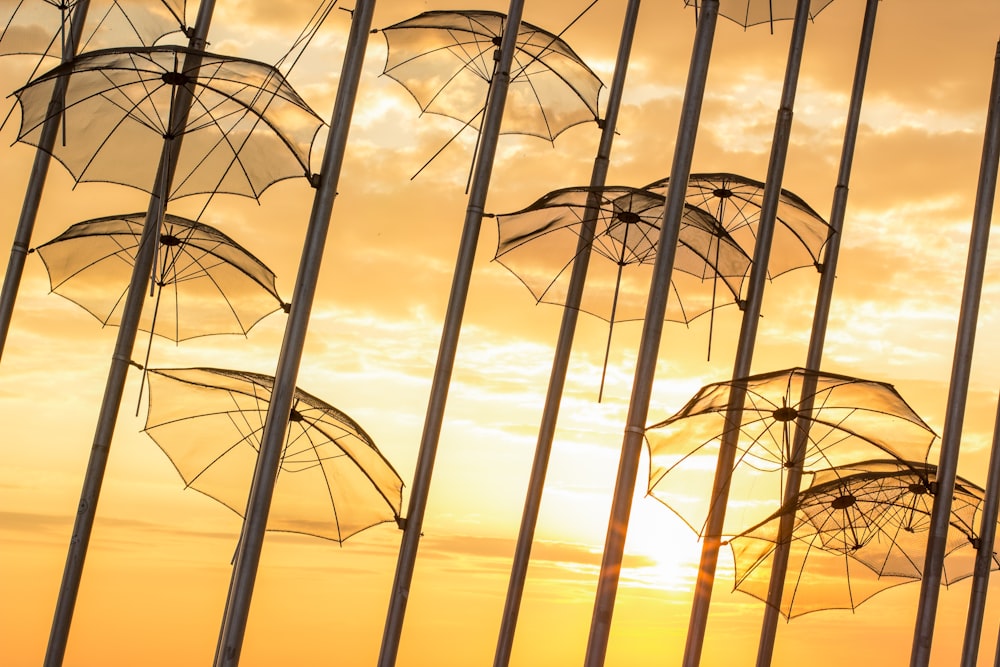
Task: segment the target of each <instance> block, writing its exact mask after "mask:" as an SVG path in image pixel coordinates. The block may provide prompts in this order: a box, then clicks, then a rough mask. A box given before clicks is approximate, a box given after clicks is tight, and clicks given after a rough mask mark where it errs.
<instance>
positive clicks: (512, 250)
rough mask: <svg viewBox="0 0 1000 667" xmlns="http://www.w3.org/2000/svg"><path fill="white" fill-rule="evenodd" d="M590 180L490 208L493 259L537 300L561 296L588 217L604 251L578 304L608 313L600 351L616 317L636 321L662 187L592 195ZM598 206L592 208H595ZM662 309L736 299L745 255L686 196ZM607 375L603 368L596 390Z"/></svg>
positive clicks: (685, 317) (683, 317) (695, 313)
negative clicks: (516, 206) (512, 206)
mask: <svg viewBox="0 0 1000 667" xmlns="http://www.w3.org/2000/svg"><path fill="white" fill-rule="evenodd" d="M590 193H591V189H590V188H586V187H577V188H563V189H560V190H555V191H553V192H550V193H548V194H546V195H543V196H542V197H540V198H539V199H538V200H537V201H536V202H534V203H533V204H531V205H530V206H528V207H526V208H524V209H522V210H520V211H516V212H514V213H506V214H500V215H497V216H496V218H497V230H498V233H499V242H498V244H497V252H496V257H495V260H496V261H497V262H498V263H500V264H501V265H503V266H504V267H505V268H507V269H508V270H509V271H510V272H511V273H513V274H514V275H515V276H517V277H518V278H519V279H520V280H521V282H522V283H524V285H525V286H526V287H527V288H528V289H529V290H530V291H531V293H532V295H533V296H534V297H535V300H536V301H538V302H543V303H550V304H556V305H565V304H566V302H567V294H568V289H569V281H570V277H571V275H572V267H573V264H574V262H575V261H576V258H577V257H578V256H579V254H580V253H581V249H580V237H581V236H582V235H583V234H584V224H585V221H587V220H588V215H589V216H590V217H591V218H592V219H593V221H594V224H596V227H595V229H594V236H593V241H592V242H591V244H590V247H589V249H588V248H584V249H583V252H590V253H592V255H593V256H596V257H599V258H601V260H603V261H597V262H592V263H590V265H589V270H588V276H587V282H586V283H585V286H584V290H583V296H582V300H581V302H580V304H579V310H582V311H584V312H587V313H590V314H591V315H594V316H596V317H599V318H601V319H603V320H606V321H607V322H608V323H609V327H608V341H607V347H606V350H605V359H604V367H605V368H607V362H608V357H607V353H608V351H609V350H610V347H611V335H612V332H613V329H614V325H615V323H616V322H626V321H638V320H641V319H642V318H643V316H644V315H645V309H646V297H647V294H648V291H649V285H650V281H651V280H652V267H653V263H654V262H655V260H656V247H657V241H658V240H659V237H660V225H661V222H662V220H663V203H664V200H663V197H662V196H660V195H658V194H655V193H653V192H650V191H648V190H641V189H636V188H629V187H616V186H608V187H605V188H602V189H601V190H600V191H599V192H597V193H595V194H596V195H597V197H596V201H591V200H590V199H589V197H590ZM592 207H593V208H596V210H592ZM675 262H676V265H675V266H676V268H677V269H678V271H676V272H675V273H674V274H673V276H672V279H671V286H672V292H671V297H672V298H671V299H670V300H669V301H668V304H669V308H668V310H667V311H666V317H665V319H666V320H668V321H674V322H682V323H684V324H687V323H689V322H691V321H692V320H694V319H695V318H697V317H699V316H700V315H703V314H705V313H708V312H710V311H712V310H713V309H714V308H716V307H717V306H720V305H724V304H726V303H736V302H738V301H739V294H740V285H741V283H742V281H743V278H744V277H745V276H746V274H747V271H748V270H749V267H750V258H749V256H748V255H747V254H746V253H745V252H744V251H743V249H742V248H740V247H739V246H738V245H737V244H736V243H735V242H734V241H733V240H732V238H731V237H730V236H729V234H728V233H727V232H726V230H725V229H723V228H722V226H721V225H720V224H719V223H718V221H717V220H716V219H715V218H714V217H713V216H712V215H710V214H709V213H707V212H706V211H704V210H702V209H700V208H696V207H694V206H688V207H686V210H685V215H684V219H683V221H682V225H681V231H680V238H679V242H678V247H677V258H676V260H675ZM603 387H604V375H603V373H602V376H601V389H602V393H603Z"/></svg>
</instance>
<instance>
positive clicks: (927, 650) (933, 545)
mask: <svg viewBox="0 0 1000 667" xmlns="http://www.w3.org/2000/svg"><path fill="white" fill-rule="evenodd" d="M998 161H1000V43H998V44H997V50H996V55H995V62H994V68H993V83H992V88H991V90H990V98H989V112H988V114H987V118H986V132H985V137H984V141H983V157H982V162H981V164H980V169H979V183H978V186H977V190H976V204H975V213H974V216H973V219H972V236H971V238H970V240H969V257H968V260H967V262H966V268H965V286H964V288H963V290H962V306H961V310H960V312H959V321H958V332H957V335H956V341H955V356H954V359H953V361H952V370H951V384H950V386H949V389H948V403H947V410H946V411H945V418H944V432H943V433H942V435H941V454H940V458H939V461H938V469H937V482H938V492H937V493H936V494H934V505H933V507H932V509H931V525H930V532H929V534H928V537H927V556H926V558H925V559H924V576H923V578H922V579H921V580H920V599H919V602H918V605H917V621H916V627H915V629H914V633H913V650H912V652H911V654H910V665H911V667H927V664H928V663H929V662H930V657H931V640H932V638H933V635H934V621H935V616H936V613H937V600H938V595H939V593H940V591H941V568H942V567H943V565H944V555H945V554H944V550H945V542H946V540H947V537H948V526H949V523H948V518H949V516H950V514H951V501H952V496H953V495H954V492H955V475H956V469H957V467H958V451H959V446H960V444H961V439H962V423H963V421H964V419H965V403H966V399H967V398H968V394H969V375H970V374H971V372H972V350H973V347H974V346H975V342H976V321H977V320H978V318H979V301H980V297H981V296H982V292H983V274H984V273H985V269H986V247H987V245H988V244H989V239H990V221H991V218H992V215H993V197H994V195H995V194H996V189H997V168H998V164H997V163H998Z"/></svg>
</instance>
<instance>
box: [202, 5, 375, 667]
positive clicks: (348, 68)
mask: <svg viewBox="0 0 1000 667" xmlns="http://www.w3.org/2000/svg"><path fill="white" fill-rule="evenodd" d="M374 11H375V0H359V1H358V2H357V4H356V5H355V7H354V11H353V13H352V19H351V30H350V34H349V36H348V42H347V52H346V54H345V56H344V64H343V66H342V71H341V76H340V84H339V85H338V87H337V98H336V100H335V102H334V108H333V117H332V119H331V121H330V133H329V135H328V137H327V144H326V150H325V152H324V154H323V164H322V167H321V169H322V170H321V172H320V182H319V186H318V188H317V190H316V194H315V196H314V197H313V207H312V212H311V214H310V216H309V227H308V229H307V230H306V239H305V243H304V244H303V247H302V257H301V260H300V262H299V272H298V276H297V277H296V280H295V289H294V291H293V293H292V307H291V310H290V311H289V314H288V322H287V323H286V325H285V334H284V339H283V340H282V343H281V352H280V354H279V356H278V365H277V370H276V371H275V377H274V387H273V389H272V390H271V400H270V402H269V404H268V407H267V416H266V417H265V420H264V431H263V433H262V435H261V444H260V453H259V454H258V463H257V467H256V469H255V470H254V478H253V483H252V485H251V489H250V499H249V502H248V505H247V513H246V514H247V516H246V520H245V522H244V528H243V536H242V539H241V540H240V547H239V555H238V557H237V559H236V563H235V565H234V567H233V572H234V574H233V581H234V583H233V585H232V586H231V587H230V590H229V598H230V599H228V600H227V602H226V614H225V616H224V618H223V624H222V628H221V631H220V635H219V650H218V651H217V654H216V661H215V665H216V667H222V666H225V667H234V666H235V665H238V664H239V661H240V652H241V650H242V648H243V637H244V635H245V634H246V624H247V619H248V617H249V614H250V600H251V598H252V596H253V588H254V581H255V579H256V576H257V567H258V565H259V564H260V556H261V550H262V548H263V544H264V531H265V529H266V528H267V516H268V513H269V511H270V508H271V499H272V497H273V495H274V485H275V481H276V480H277V477H278V466H279V464H280V463H281V452H282V449H283V448H284V444H285V434H286V432H287V430H288V416H289V414H290V412H291V409H292V399H293V398H294V396H295V383H296V379H297V376H298V372H299V365H300V363H301V361H302V350H303V348H304V346H305V338H306V331H307V329H308V327H309V316H310V313H311V311H312V304H313V300H314V297H315V295H316V283H317V280H318V278H319V270H320V265H321V264H322V260H323V250H324V247H325V246H326V238H327V233H328V231H329V228H330V218H331V215H332V213H333V203H334V199H335V198H336V195H337V184H338V182H339V180H340V173H341V168H342V166H343V162H344V153H345V150H346V146H347V135H348V132H349V130H350V127H351V116H352V114H353V111H354V102H355V99H356V98H357V91H358V82H359V80H360V78H361V71H362V66H363V65H364V58H365V50H366V48H367V45H368V32H369V30H370V29H371V23H372V16H373V14H374Z"/></svg>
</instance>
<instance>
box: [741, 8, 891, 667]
mask: <svg viewBox="0 0 1000 667" xmlns="http://www.w3.org/2000/svg"><path fill="white" fill-rule="evenodd" d="M877 10H878V0H868V2H867V5H866V7H865V17H864V22H863V24H862V30H861V45H860V47H859V48H858V58H857V64H856V66H855V71H854V84H853V87H852V89H851V102H850V106H849V108H848V112H847V127H846V129H845V131H844V144H843V147H842V151H841V156H840V172H839V173H838V176H837V186H836V189H835V190H834V193H833V209H832V211H831V213H830V234H829V236H828V237H827V246H826V254H825V256H824V261H823V267H822V271H821V273H820V279H819V294H818V296H817V298H816V310H815V313H814V314H813V324H812V333H811V334H810V337H809V351H808V353H807V355H806V368H807V369H808V370H813V371H818V370H819V367H820V364H821V363H822V360H823V345H824V343H825V341H826V329H827V323H828V321H829V318H830V305H831V303H832V301H833V284H834V281H835V279H836V277H837V261H838V259H839V257H840V239H841V234H842V232H843V229H844V214H845V212H846V210H847V195H848V191H849V190H848V186H849V183H850V178H851V166H852V164H853V161H854V147H855V145H856V144H857V138H858V126H859V124H860V122H861V102H862V98H863V97H864V90H865V79H866V77H867V74H868V61H869V58H870V56H871V47H872V40H873V38H874V34H875V15H876V12H877ZM815 391H816V376H815V375H812V374H806V375H805V376H804V378H803V384H802V393H801V397H802V398H801V400H800V402H799V412H800V413H801V414H808V413H809V412H811V411H812V409H813V398H814V397H813V393H814V392H815ZM808 430H809V425H808V422H807V421H806V420H805V419H800V420H799V421H797V422H796V429H795V441H794V447H793V449H792V455H791V459H790V463H791V465H789V466H788V467H787V470H788V476H787V478H786V481H785V492H784V497H783V500H782V503H783V505H784V504H785V503H790V502H793V499H794V498H795V496H797V495H798V493H799V489H800V487H801V485H802V465H803V460H804V459H805V451H806V442H807V439H808ZM794 522H795V514H794V512H793V513H786V514H783V515H782V516H781V521H780V524H779V527H778V540H777V546H776V548H775V552H774V559H773V560H772V565H771V580H770V582H769V584H768V590H767V605H766V606H765V607H764V620H763V623H762V626H761V633H760V642H759V644H758V647H757V667H766V666H767V665H770V664H771V658H772V656H773V654H774V640H775V635H776V633H777V631H778V618H779V615H780V613H779V610H780V609H781V596H782V593H783V591H784V587H785V574H786V570H787V568H788V557H789V552H790V550H791V546H792V544H791V534H792V528H793V525H794Z"/></svg>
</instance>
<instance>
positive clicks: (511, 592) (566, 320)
mask: <svg viewBox="0 0 1000 667" xmlns="http://www.w3.org/2000/svg"><path fill="white" fill-rule="evenodd" d="M639 1H640V0H629V2H628V6H627V7H626V9H625V20H624V22H623V25H622V33H621V39H620V41H619V45H618V57H617V60H616V62H615V71H614V75H613V76H612V81H611V88H610V89H609V93H608V105H607V111H606V112H605V115H604V124H603V126H602V128H601V140H600V143H599V145H598V149H597V156H596V157H595V158H594V167H593V170H592V171H591V174H590V192H589V194H588V208H587V212H586V218H585V219H584V221H583V226H582V229H581V234H580V240H579V242H578V243H577V248H576V259H575V260H574V261H573V270H572V273H571V275H570V282H569V288H568V291H567V295H566V303H565V304H564V306H565V307H564V308H563V316H562V324H561V327H560V329H559V339H558V341H557V343H556V352H555V357H554V358H553V361H552V372H551V373H550V375H549V387H548V393H547V394H546V396H545V406H544V408H543V410H542V421H541V425H540V427H539V431H538V442H537V444H536V446H535V459H534V462H533V463H532V467H531V477H530V479H529V481H528V492H527V496H526V497H525V500H524V511H523V513H522V515H521V528H520V532H519V533H518V536H517V545H516V547H515V549H514V562H513V565H512V566H511V573H510V582H509V583H508V585H507V599H506V602H505V603H504V610H503V618H502V621H501V625H500V637H499V639H498V640H497V649H496V654H495V656H494V659H493V665H494V667H507V665H508V664H509V663H510V654H511V648H512V646H513V643H514V632H515V629H516V627H517V616H518V613H519V611H520V607H521V597H522V595H523V593H524V582H525V579H526V577H527V573H528V562H529V560H530V559H531V544H532V541H533V540H534V536H535V526H536V524H537V523H538V512H539V506H540V505H541V502H542V491H543V489H544V487H545V474H546V470H547V468H548V465H549V454H550V453H551V451H552V440H553V438H554V436H555V430H556V420H557V419H558V418H559V404H560V402H561V401H562V393H563V388H564V387H565V385H566V373H567V369H568V367H569V359H570V353H571V351H572V347H573V336H574V334H575V332H576V322H577V319H578V316H579V308H580V302H581V300H582V299H583V288H584V283H585V281H586V278H587V269H588V268H589V265H590V255H591V245H592V244H593V241H594V233H595V231H596V227H597V209H598V207H599V199H600V191H601V190H602V189H603V188H604V186H605V184H606V180H607V175H608V166H609V163H610V160H611V145H612V143H613V142H614V137H615V128H616V126H617V124H618V112H619V108H620V106H621V99H622V91H623V90H624V88H625V75H626V72H627V70H628V61H629V56H630V54H631V51H632V41H633V37H634V36H635V27H636V24H637V22H638V16H639Z"/></svg>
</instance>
